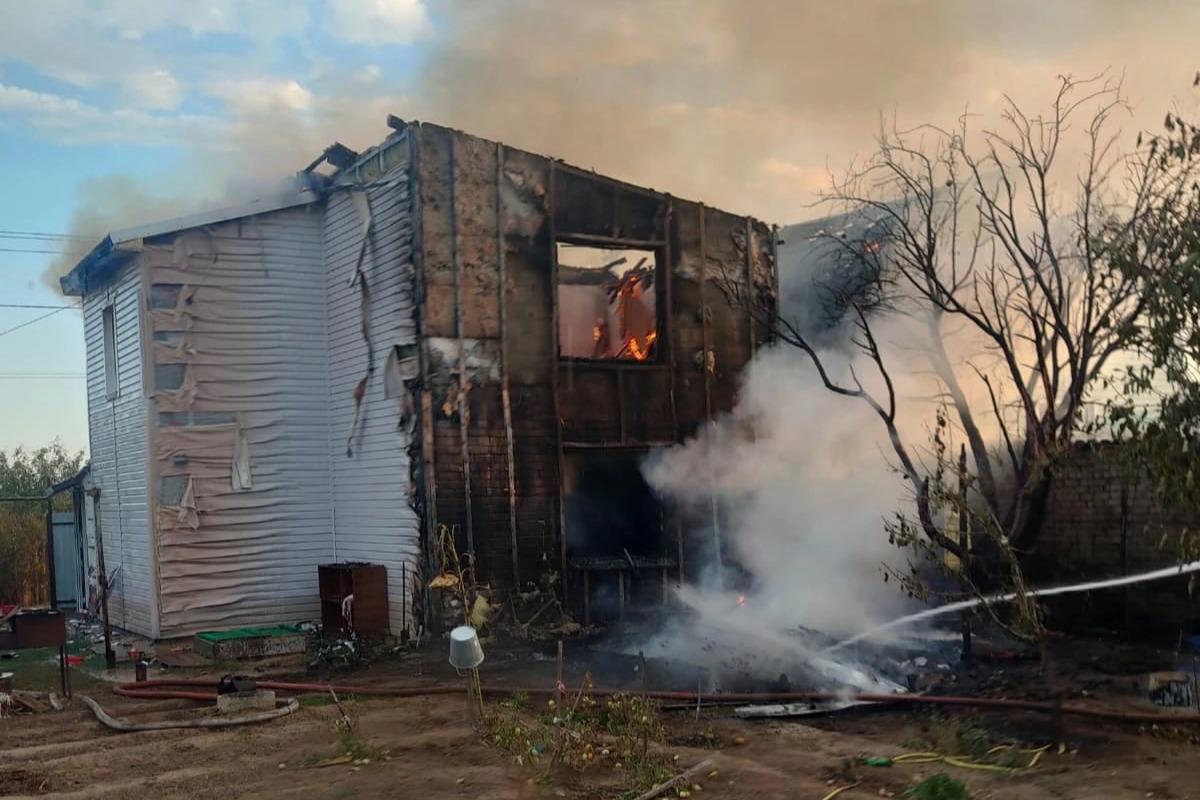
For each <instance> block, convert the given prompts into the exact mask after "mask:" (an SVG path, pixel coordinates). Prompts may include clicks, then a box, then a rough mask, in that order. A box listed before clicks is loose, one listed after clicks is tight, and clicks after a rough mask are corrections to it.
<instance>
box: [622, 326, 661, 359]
mask: <svg viewBox="0 0 1200 800" xmlns="http://www.w3.org/2000/svg"><path fill="white" fill-rule="evenodd" d="M657 338H658V331H650V333H648V334H646V346H645V347H642V345H640V344H638V340H637V337H636V336H631V337H630V338H629V355H631V356H633V357H634V358H635V359H637V360H638V361H645V360H646V359H647V358H649V357H650V347H651V346H652V345H653V344H654V340H655V339H657Z"/></svg>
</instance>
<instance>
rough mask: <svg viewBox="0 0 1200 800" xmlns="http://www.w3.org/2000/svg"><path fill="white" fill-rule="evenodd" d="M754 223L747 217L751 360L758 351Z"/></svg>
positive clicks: (747, 301) (748, 307) (747, 295)
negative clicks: (755, 333) (755, 335)
mask: <svg viewBox="0 0 1200 800" xmlns="http://www.w3.org/2000/svg"><path fill="white" fill-rule="evenodd" d="M753 241H754V222H753V221H752V220H751V219H750V218H749V217H746V320H747V322H746V324H747V325H748V326H749V327H748V330H749V333H750V340H749V346H750V358H754V353H755V351H756V350H757V347H756V346H755V342H754V309H753V305H752V304H753V303H754V248H753V245H752V242H753Z"/></svg>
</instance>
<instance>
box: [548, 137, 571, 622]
mask: <svg viewBox="0 0 1200 800" xmlns="http://www.w3.org/2000/svg"><path fill="white" fill-rule="evenodd" d="M557 169H558V162H557V161H555V160H554V159H553V158H552V159H550V178H549V181H548V183H549V186H548V188H547V192H546V219H547V226H548V230H549V237H550V335H551V346H550V391H551V394H553V395H554V439H555V448H556V449H557V451H558V453H557V455H558V459H557V465H558V475H557V478H558V548H559V560H560V562H561V563H560V567H559V574H560V575H562V601H563V606H567V605H568V601H567V592H568V586H567V583H568V578H567V509H566V502H565V497H564V496H563V493H564V486H563V482H564V480H565V478H566V472H567V464H566V455H565V453H564V452H563V418H562V400H561V398H560V397H559V391H558V388H559V387H558V383H559V381H558V360H559V346H560V345H559V336H558V315H559V308H558V226H557V225H556V224H555V220H554V217H555V213H556V212H557V205H556V199H557V184H558V179H557Z"/></svg>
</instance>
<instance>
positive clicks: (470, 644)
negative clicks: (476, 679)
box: [450, 625, 483, 669]
mask: <svg viewBox="0 0 1200 800" xmlns="http://www.w3.org/2000/svg"><path fill="white" fill-rule="evenodd" d="M482 663H483V646H482V645H481V644H479V634H478V633H476V632H475V629H474V628H472V627H471V626H470V625H460V626H458V627H457V628H455V629H454V630H452V631H450V665H451V666H452V667H454V668H455V669H475V668H476V667H478V666H479V665H480V664H482Z"/></svg>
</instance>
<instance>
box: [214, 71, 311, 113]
mask: <svg viewBox="0 0 1200 800" xmlns="http://www.w3.org/2000/svg"><path fill="white" fill-rule="evenodd" d="M209 92H210V93H211V94H212V95H213V96H215V97H220V98H222V99H223V100H225V101H226V102H227V103H228V104H229V107H230V110H231V111H232V112H233V113H234V114H235V115H238V114H241V115H254V114H260V113H267V112H275V111H282V112H288V113H297V112H306V111H310V110H311V109H312V107H313V93H312V91H310V90H309V89H306V88H305V87H304V86H302V85H300V83H299V82H298V81H295V80H291V79H286V78H283V79H278V78H245V79H241V80H235V81H229V82H222V83H220V84H217V85H214V86H212V87H210V88H209Z"/></svg>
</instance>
